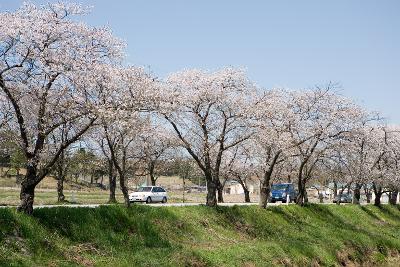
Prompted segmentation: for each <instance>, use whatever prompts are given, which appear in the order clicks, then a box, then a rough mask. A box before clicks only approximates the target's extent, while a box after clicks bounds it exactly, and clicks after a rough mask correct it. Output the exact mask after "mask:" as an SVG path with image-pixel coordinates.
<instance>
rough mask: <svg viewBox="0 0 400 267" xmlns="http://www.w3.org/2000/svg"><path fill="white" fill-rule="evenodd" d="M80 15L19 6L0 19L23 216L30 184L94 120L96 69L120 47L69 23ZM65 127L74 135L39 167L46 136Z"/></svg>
mask: <svg viewBox="0 0 400 267" xmlns="http://www.w3.org/2000/svg"><path fill="white" fill-rule="evenodd" d="M86 12H87V10H85V9H84V8H82V7H81V6H79V5H75V4H65V3H56V4H48V5H46V6H40V7H38V6H35V5H33V4H30V3H25V4H24V5H23V6H22V7H21V8H20V9H18V10H17V11H15V12H12V13H1V14H0V20H1V22H2V23H1V25H0V90H1V97H0V98H1V99H5V100H6V102H7V103H8V104H9V105H10V106H12V121H11V122H9V125H10V127H13V128H15V129H17V130H18V131H19V143H20V145H21V147H22V149H23V151H24V154H25V157H26V159H27V165H26V169H27V173H26V176H25V178H24V179H23V181H22V184H21V194H20V199H21V204H20V206H19V208H18V210H19V211H23V212H25V213H28V214H31V213H32V211H33V209H32V207H33V202H34V192H35V187H36V185H37V184H38V183H39V182H40V181H41V180H42V179H43V178H44V177H45V176H46V175H47V174H48V173H49V171H50V170H51V169H52V167H53V166H54V164H55V163H56V162H57V160H58V158H59V157H60V155H61V154H62V153H63V151H64V150H65V149H66V148H67V147H68V146H69V145H70V144H72V143H74V142H75V141H77V140H78V139H79V138H80V137H81V136H82V135H83V134H84V133H85V132H86V131H87V130H88V129H89V128H90V127H91V126H92V125H93V124H94V123H95V121H96V120H97V118H98V115H97V112H96V109H97V108H98V107H99V106H100V104H101V103H99V102H98V100H99V98H98V92H97V90H96V88H97V87H96V86H94V84H93V81H94V80H95V79H94V77H96V76H97V75H96V71H98V70H99V69H100V68H101V67H100V66H106V65H110V64H115V63H118V62H120V60H121V58H122V56H123V54H122V49H123V47H124V44H123V43H122V42H121V41H120V40H118V39H116V38H115V37H114V36H113V35H112V33H111V31H110V30H108V29H107V28H94V27H89V26H87V25H85V24H84V23H81V22H77V21H76V20H73V19H72V17H73V16H75V15H82V14H84V13H86ZM64 124H73V125H74V127H73V129H74V130H73V131H71V132H70V134H69V137H68V138H67V139H66V140H64V142H62V143H59V144H58V149H57V152H56V153H54V155H53V156H52V158H51V159H48V160H46V162H44V160H43V157H42V152H43V151H44V149H45V147H46V145H47V144H48V142H49V136H50V135H51V134H52V133H53V132H54V131H55V130H57V129H59V128H60V127H62V125H64Z"/></svg>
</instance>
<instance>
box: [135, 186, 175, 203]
mask: <svg viewBox="0 0 400 267" xmlns="http://www.w3.org/2000/svg"><path fill="white" fill-rule="evenodd" d="M167 198H168V196H167V192H166V191H165V190H164V188H162V187H159V186H143V187H139V189H138V190H137V191H136V192H133V193H130V194H129V201H130V202H146V203H151V202H162V203H166V202H167Z"/></svg>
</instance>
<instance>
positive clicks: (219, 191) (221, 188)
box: [217, 179, 224, 203]
mask: <svg viewBox="0 0 400 267" xmlns="http://www.w3.org/2000/svg"><path fill="white" fill-rule="evenodd" d="M223 192H224V186H223V184H222V183H221V181H220V180H219V179H218V181H217V195H218V203H224V195H223Z"/></svg>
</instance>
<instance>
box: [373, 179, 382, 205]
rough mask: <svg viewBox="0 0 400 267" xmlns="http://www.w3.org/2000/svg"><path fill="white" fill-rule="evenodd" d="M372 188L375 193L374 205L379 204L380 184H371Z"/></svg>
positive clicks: (380, 195)
mask: <svg viewBox="0 0 400 267" xmlns="http://www.w3.org/2000/svg"><path fill="white" fill-rule="evenodd" d="M372 185H373V188H374V193H375V202H374V205H375V206H380V205H381V197H382V187H381V186H379V185H378V186H376V185H375V183H373V184H372Z"/></svg>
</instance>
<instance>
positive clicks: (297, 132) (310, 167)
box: [289, 84, 364, 205]
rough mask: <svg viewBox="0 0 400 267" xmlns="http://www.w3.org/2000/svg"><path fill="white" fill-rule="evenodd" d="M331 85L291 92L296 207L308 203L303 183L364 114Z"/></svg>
mask: <svg viewBox="0 0 400 267" xmlns="http://www.w3.org/2000/svg"><path fill="white" fill-rule="evenodd" d="M333 88H334V86H333V85H332V84H329V85H328V86H326V87H324V88H320V87H316V88H315V89H314V90H306V91H294V92H291V93H290V95H291V98H292V100H291V105H292V106H291V110H292V112H293V116H291V117H290V121H289V129H290V135H291V142H292V144H293V145H295V154H294V156H296V158H297V161H298V174H297V175H298V177H297V179H298V196H297V200H296V202H297V204H299V205H303V204H304V203H305V202H306V201H307V194H306V184H307V182H308V181H309V180H310V179H311V178H312V177H313V172H314V171H315V170H316V166H317V165H318V164H320V163H321V161H322V160H323V159H324V158H326V155H327V150H328V149H329V148H330V147H331V146H332V145H333V143H334V141H335V140H338V139H341V138H344V137H345V136H346V135H347V134H349V133H350V132H351V131H352V130H353V129H354V128H355V127H357V126H358V123H360V122H361V119H362V118H363V114H364V111H363V109H361V108H360V107H359V106H357V105H356V104H354V103H353V102H352V101H350V100H349V99H346V98H344V97H342V96H340V95H338V94H335V93H334V92H333Z"/></svg>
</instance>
